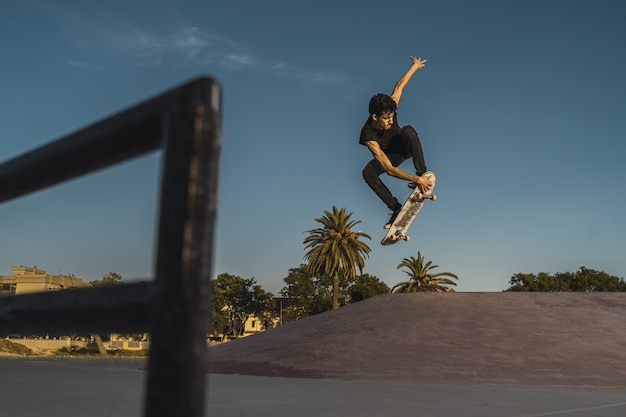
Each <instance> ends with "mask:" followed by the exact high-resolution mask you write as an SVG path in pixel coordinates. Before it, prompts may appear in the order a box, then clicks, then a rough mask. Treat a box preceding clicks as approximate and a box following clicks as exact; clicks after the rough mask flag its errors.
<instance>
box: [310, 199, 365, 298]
mask: <svg viewBox="0 0 626 417" xmlns="http://www.w3.org/2000/svg"><path fill="white" fill-rule="evenodd" d="M351 217H352V213H346V209H345V208H343V207H342V208H341V209H337V207H335V206H333V212H332V213H331V212H329V211H327V210H324V217H322V218H319V219H315V221H316V222H318V223H321V224H322V226H323V227H322V228H318V229H313V230H308V231H307V233H309V235H308V236H307V237H306V238H305V239H304V242H303V243H304V244H305V245H306V246H305V247H304V249H305V250H306V249H308V250H309V251H308V252H307V253H306V255H304V259H305V260H306V261H307V266H306V268H307V270H308V272H309V273H311V274H314V275H317V276H320V277H324V278H327V279H332V283H333V300H332V308H333V310H334V309H336V308H338V307H339V282H340V280H343V281H347V282H350V281H352V280H354V279H355V278H356V270H357V268H358V269H359V271H360V272H361V273H362V272H363V266H364V264H365V257H366V256H367V254H368V253H369V252H370V248H369V246H367V245H366V244H365V243H364V242H362V241H360V240H359V239H360V238H367V239H371V238H370V237H369V236H368V235H367V234H365V233H363V232H354V231H353V230H352V229H353V228H354V227H355V226H356V225H357V224H359V223H361V221H360V220H358V221H356V220H352V221H351V220H350V218H351Z"/></svg>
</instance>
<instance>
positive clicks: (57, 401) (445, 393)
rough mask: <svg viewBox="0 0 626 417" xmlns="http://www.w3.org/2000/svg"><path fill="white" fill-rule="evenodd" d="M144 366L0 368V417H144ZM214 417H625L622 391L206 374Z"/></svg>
mask: <svg viewBox="0 0 626 417" xmlns="http://www.w3.org/2000/svg"><path fill="white" fill-rule="evenodd" d="M143 369H145V364H144V363H143V362H142V361H137V360H134V361H132V360H121V361H120V360H71V359H62V360H58V359H56V360H55V359H0V375H2V377H1V378H0V415H1V416H7V417H8V416H11V417H35V416H42V415H45V416H47V417H85V416H89V417H113V416H115V417H138V416H141V411H142V406H141V403H142V393H143V391H142V388H143V381H144V378H145V371H144V370H143ZM207 378H208V384H209V386H208V388H207V396H206V413H205V415H207V416H228V417H240V416H241V417H247V416H254V417H293V416H298V417H325V416H328V417H331V416H359V417H388V416H391V417H405V416H406V417H415V416H429V417H439V416H442V417H444V416H445V417H542V416H571V417H579V416H580V417H585V416H596V417H618V416H620V417H621V416H624V415H626V392H625V391H624V390H622V389H606V388H604V389H599V388H566V387H528V386H526V387H522V386H504V385H503V386H497V385H474V384H429V383H416V382H398V381H375V380H338V379H310V378H283V377H264V376H243V375H220V374H209V375H207Z"/></svg>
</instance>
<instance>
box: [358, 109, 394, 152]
mask: <svg viewBox="0 0 626 417" xmlns="http://www.w3.org/2000/svg"><path fill="white" fill-rule="evenodd" d="M401 132H402V129H401V128H400V125H398V118H397V117H394V118H393V124H392V125H391V128H390V129H389V130H378V129H374V127H372V118H371V117H369V118H368V119H367V122H365V125H364V126H363V128H362V129H361V136H360V138H359V143H360V144H361V145H364V146H367V145H365V143H366V142H369V141H371V140H374V141H376V142H378V145H379V146H380V149H382V150H383V152H385V153H386V154H389V153H402V145H401V143H400V142H399V141H398V140H396V138H397V137H398V136H400V134H401Z"/></svg>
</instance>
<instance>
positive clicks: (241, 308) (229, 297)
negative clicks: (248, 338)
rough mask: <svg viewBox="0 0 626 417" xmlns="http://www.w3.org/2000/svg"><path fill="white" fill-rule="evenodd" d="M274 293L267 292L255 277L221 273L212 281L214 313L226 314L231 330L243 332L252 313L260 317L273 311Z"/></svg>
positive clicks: (238, 334) (239, 333)
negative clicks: (247, 277) (246, 277)
mask: <svg viewBox="0 0 626 417" xmlns="http://www.w3.org/2000/svg"><path fill="white" fill-rule="evenodd" d="M273 297H274V296H273V294H272V293H270V292H266V291H265V290H264V289H263V288H261V286H260V285H258V284H257V283H256V279H255V278H249V279H245V278H241V277H239V276H236V275H231V274H226V273H224V274H220V275H218V276H217V278H216V279H214V280H213V281H212V294H211V301H212V304H213V306H212V309H213V313H214V314H215V313H217V314H226V318H227V321H228V324H229V326H230V329H231V331H233V332H234V333H235V334H236V335H237V336H241V335H242V334H243V330H244V328H245V324H246V321H247V320H248V317H249V316H250V315H255V316H256V317H258V318H259V319H261V318H263V317H265V316H266V315H267V314H269V313H271V311H272V310H273V307H274V303H273Z"/></svg>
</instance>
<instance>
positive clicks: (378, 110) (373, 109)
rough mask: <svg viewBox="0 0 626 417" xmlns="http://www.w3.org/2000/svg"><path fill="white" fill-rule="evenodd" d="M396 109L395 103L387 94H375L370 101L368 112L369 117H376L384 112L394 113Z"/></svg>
mask: <svg viewBox="0 0 626 417" xmlns="http://www.w3.org/2000/svg"><path fill="white" fill-rule="evenodd" d="M397 109H398V105H397V104H396V102H395V101H394V100H393V99H392V98H391V97H390V96H388V95H387V94H376V95H375V96H374V97H372V98H371V99H370V105H369V111H370V115H372V114H375V115H377V116H379V115H381V114H382V113H385V112H394V113H395V111H396V110H397Z"/></svg>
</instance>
